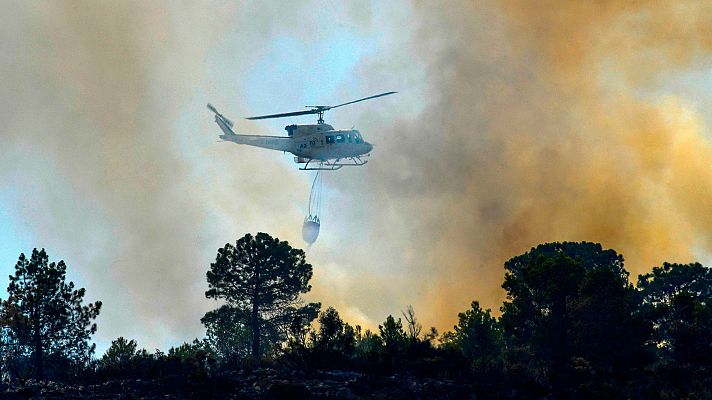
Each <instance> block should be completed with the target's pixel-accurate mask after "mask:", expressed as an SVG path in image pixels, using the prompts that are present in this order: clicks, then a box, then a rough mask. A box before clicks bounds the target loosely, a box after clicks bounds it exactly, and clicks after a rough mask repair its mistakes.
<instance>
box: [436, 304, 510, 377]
mask: <svg viewBox="0 0 712 400" xmlns="http://www.w3.org/2000/svg"><path fill="white" fill-rule="evenodd" d="M457 317H458V323H457V325H455V327H454V330H453V331H452V332H446V333H444V334H443V339H442V341H443V346H444V347H445V348H451V347H452V348H454V349H455V350H457V351H459V352H460V353H461V354H462V355H463V356H464V357H465V359H467V360H468V362H469V363H470V367H471V368H472V370H473V371H474V372H475V373H477V374H478V375H484V376H487V375H490V374H491V373H492V372H496V370H498V369H501V368H502V366H503V362H504V353H503V352H504V338H503V336H502V328H501V327H500V325H499V323H498V322H497V319H495V318H494V317H493V316H492V315H491V311H490V310H489V309H487V310H483V309H482V307H480V303H478V302H477V301H473V302H472V308H471V309H469V310H467V311H465V312H462V313H459V314H458V316H457Z"/></svg>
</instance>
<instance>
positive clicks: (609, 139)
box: [343, 1, 712, 327]
mask: <svg viewBox="0 0 712 400" xmlns="http://www.w3.org/2000/svg"><path fill="white" fill-rule="evenodd" d="M414 15H415V17H414V18H413V19H412V21H413V23H414V24H416V25H417V28H416V29H415V32H416V33H415V34H414V35H413V36H412V40H410V41H409V42H408V43H407V44H406V45H405V46H404V47H405V49H403V48H401V49H400V54H397V55H396V57H397V56H398V55H403V56H405V55H406V54H407V55H408V56H410V58H409V61H410V62H411V63H412V64H415V65H418V66H419V67H420V68H422V69H423V70H424V71H425V73H424V75H425V87H424V88H418V89H417V90H415V92H416V93H415V94H416V95H418V96H421V95H422V96H427V97H426V98H427V99H428V101H427V104H426V105H425V107H423V111H422V112H420V113H419V114H418V115H416V116H415V117H412V116H410V115H403V114H402V110H398V113H400V114H401V115H399V116H396V115H393V114H392V115H390V116H387V115H379V116H377V117H376V118H375V122H373V123H372V124H370V126H369V127H368V128H369V129H371V130H374V131H380V132H382V134H381V137H382V138H381V139H380V140H379V141H377V147H376V149H375V152H374V156H377V157H379V158H380V157H383V158H387V161H381V162H379V161H374V162H372V163H370V164H369V165H368V168H369V176H370V177H372V179H364V180H363V182H362V183H354V184H348V186H349V187H348V188H347V187H346V186H347V184H344V189H343V190H344V191H346V190H350V191H357V192H358V191H360V190H367V191H370V192H371V196H373V197H374V198H378V199H379V200H378V203H379V204H381V205H388V204H390V205H392V207H390V208H389V207H388V206H385V207H374V208H373V211H374V213H375V214H374V216H373V218H372V219H371V221H372V223H373V224H374V226H377V227H375V228H374V230H375V231H377V232H378V233H377V234H376V236H378V237H381V238H385V239H387V240H384V241H383V242H381V243H387V244H388V245H390V246H393V244H394V243H398V244H399V247H396V248H395V249H394V248H391V249H388V248H387V247H386V245H385V244H383V245H381V244H379V243H377V244H376V246H377V247H378V248H377V249H374V250H373V252H374V253H375V254H383V253H384V252H389V251H390V252H393V251H399V250H400V251H402V252H403V257H402V260H403V261H405V262H406V266H404V267H402V269H401V272H402V273H401V274H400V275H399V276H398V277H396V278H394V279H393V281H392V282H394V283H395V286H397V288H392V289H391V290H390V294H389V298H388V300H383V303H386V304H389V303H390V304H394V303H395V304H398V303H399V302H398V300H400V304H402V306H401V309H403V308H404V307H405V305H406V304H409V303H412V304H414V306H415V310H416V311H418V312H419V313H420V314H421V318H420V319H421V321H427V322H428V323H432V324H435V325H437V326H439V327H447V326H450V325H451V323H452V322H453V321H454V320H455V315H456V314H457V312H458V311H461V310H463V309H465V308H466V307H467V305H468V304H469V302H470V301H471V300H473V299H478V300H480V301H483V302H484V303H485V304H486V305H487V306H488V307H493V308H497V307H498V305H499V302H500V301H501V300H502V299H503V297H504V294H503V293H502V291H501V289H499V285H500V284H501V282H502V279H503V273H504V271H503V268H502V265H503V262H504V261H505V260H507V259H508V258H510V257H512V256H514V255H517V254H521V253H523V252H524V251H527V250H528V249H529V248H530V247H533V246H535V245H536V244H538V243H543V242H549V241H563V240H568V241H581V240H586V241H595V242H601V243H602V244H603V245H604V246H605V247H609V248H614V249H616V250H617V251H619V252H620V253H622V254H623V255H624V256H625V257H626V260H627V263H626V264H627V267H628V269H629V270H630V271H631V272H632V277H633V279H635V278H636V276H637V274H638V273H643V272H646V271H647V270H649V269H650V268H651V267H653V266H655V265H659V264H660V263H661V262H662V261H665V260H670V261H679V262H688V261H691V260H692V259H693V258H694V256H696V255H699V252H700V250H702V251H706V252H709V251H711V250H712V247H711V245H712V242H711V241H710V238H711V235H710V234H711V233H712V214H711V213H710V212H709V210H710V209H711V208H710V207H712V147H711V146H710V141H709V138H708V137H706V136H705V133H706V132H707V127H705V125H704V123H703V121H702V116H701V115H700V114H699V112H698V111H697V110H696V109H695V107H694V102H693V101H692V100H690V99H686V98H682V97H680V96H675V95H673V94H670V93H664V91H661V89H660V88H661V86H662V84H661V82H664V80H665V79H666V78H667V77H668V76H671V75H672V76H675V74H678V75H682V74H684V73H687V72H689V71H695V70H696V69H702V68H704V67H708V66H709V65H710V64H709V62H710V58H709V56H710V53H711V50H712V35H711V33H712V32H710V30H711V29H712V24H710V23H711V22H712V7H710V6H709V4H707V3H703V2H699V3H697V2H686V3H684V4H683V3H679V2H678V3H670V2H635V3H632V4H631V3H630V2H624V3H621V2H613V1H612V2H606V1H600V2H598V1H597V2H566V1H562V2H557V1H552V2H544V3H542V2H528V1H503V2H459V3H457V4H455V3H452V4H449V7H440V6H435V5H430V4H427V3H420V4H418V5H417V6H416V7H415V12H414ZM380 64H381V62H380V61H374V62H373V63H372V64H370V65H367V66H366V67H364V68H363V69H362V72H363V78H364V79H365V80H366V81H368V77H367V76H368V74H369V73H370V71H371V69H372V68H377V67H379V66H380ZM379 80H381V81H382V79H379ZM368 84H369V85H371V86H372V87H376V85H377V81H370V82H368ZM411 94H413V93H411ZM406 96H407V95H406ZM392 117H395V118H394V119H395V121H394V122H391V123H390V125H389V122H388V120H389V119H390V118H392ZM384 125H385V127H384ZM362 131H363V132H366V131H367V129H366V128H363V129H362ZM369 188H371V189H369ZM399 221H400V222H401V223H402V224H401V223H399ZM403 225H406V226H407V228H405V227H404V226H403ZM396 238H397V239H396ZM401 249H403V250H401ZM405 249H407V251H406V250H405ZM410 252H413V253H415V255H414V256H413V255H410ZM373 261H374V262H377V261H376V260H375V258H374V260H373ZM408 261H410V262H408ZM393 300H395V302H394V301H393ZM372 307H373V308H374V309H377V308H379V305H377V304H372ZM391 307H393V306H391ZM391 310H392V311H390V312H393V311H396V312H397V309H396V310H393V309H392V308H391ZM381 311H382V309H381Z"/></svg>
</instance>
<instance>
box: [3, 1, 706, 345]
mask: <svg viewBox="0 0 712 400" xmlns="http://www.w3.org/2000/svg"><path fill="white" fill-rule="evenodd" d="M0 36H1V37H2V38H3V40H2V41H0V54H1V55H0V74H1V75H0V76H1V77H2V79H0V102H2V104H0V122H2V124H1V125H0V132H1V137H2V147H1V148H0V273H1V275H2V278H0V286H2V287H5V286H6V284H7V279H6V275H8V274H10V273H12V271H13V266H14V263H15V261H16V260H17V257H18V255H19V253H20V252H25V253H28V252H30V251H31V250H32V248H33V247H45V248H46V249H47V251H48V253H49V254H50V258H51V259H53V260H59V259H64V260H65V261H66V262H67V265H68V269H69V276H70V278H71V279H73V280H74V281H75V282H76V283H78V284H79V285H81V286H83V287H86V288H87V295H86V299H87V300H90V301H93V300H96V299H99V300H102V301H103V302H104V308H103V309H102V314H101V316H100V317H99V320H98V324H99V331H98V333H97V335H96V341H97V343H98V345H99V349H104V348H106V346H107V344H108V343H109V342H110V341H111V340H112V339H114V338H116V337H118V336H125V337H128V338H134V339H137V340H138V341H139V344H140V345H142V346H145V347H147V348H149V349H152V348H155V347H159V348H162V349H164V350H165V349H167V347H169V346H171V345H176V344H179V343H181V342H183V341H186V340H190V339H192V338H194V337H201V336H202V335H203V328H202V326H201V325H200V322H199V320H200V317H202V315H203V314H204V313H205V312H206V311H208V310H209V309H211V307H215V306H216V305H215V303H213V302H210V301H207V300H205V299H204V291H205V290H206V282H205V272H206V271H207V268H208V267H209V264H210V262H211V261H213V260H214V258H215V254H216V251H217V249H218V248H219V247H221V246H223V245H224V244H225V243H226V242H234V241H235V240H237V239H238V238H240V237H242V236H243V235H244V234H245V233H248V232H250V233H256V232H259V231H263V232H268V233H270V234H272V235H274V236H277V237H279V238H281V239H284V240H288V241H289V242H290V243H292V244H293V245H295V246H303V243H302V241H301V224H302V220H303V218H304V214H305V213H306V208H307V199H308V196H309V186H310V182H311V179H312V178H313V173H312V172H303V171H298V170H297V166H296V165H295V164H293V163H292V158H291V157H290V156H289V155H283V154H281V153H279V152H274V151H269V150H262V149H257V148H250V147H243V146H237V145H234V144H231V143H217V142H216V139H217V135H218V133H219V129H218V127H217V126H216V125H214V123H213V120H212V116H211V114H210V113H209V112H208V111H207V110H206V109H205V104H206V103H207V102H211V103H213V104H214V105H215V106H217V107H218V108H219V109H220V110H221V111H222V112H223V113H224V114H225V115H226V116H228V117H229V118H231V119H232V120H234V121H235V128H236V130H237V131H239V132H244V133H252V134H283V133H284V131H283V127H284V126H285V125H287V124H291V123H311V122H313V121H314V118H312V117H310V116H307V117H300V118H293V119H283V120H269V121H247V120H244V119H241V117H245V116H250V115H260V114H267V113H275V112H285V111H293V110H299V109H301V108H302V107H303V106H304V105H307V104H335V103H341V102H345V101H349V100H351V99H354V98H359V97H364V96H368V95H372V94H376V93H380V92H385V91H390V90H395V91H398V92H399V93H398V94H397V95H394V96H389V97H386V98H383V99H378V100H374V101H371V102H365V103H360V104H358V105H354V106H352V107H344V108H340V109H338V110H334V111H331V112H329V113H327V115H326V119H327V122H329V123H331V124H332V125H334V126H335V127H337V128H350V127H351V126H356V128H358V129H360V130H361V132H362V134H363V135H364V136H365V137H366V139H367V140H368V141H369V142H372V143H375V145H376V147H375V149H374V152H373V157H372V159H371V161H370V162H369V163H368V164H367V165H366V166H364V167H360V168H353V169H343V170H341V171H338V172H334V173H328V174H327V175H326V176H325V179H324V186H325V192H324V198H323V206H322V216H321V220H322V230H321V235H320V237H319V239H318V241H317V242H316V244H315V245H314V246H313V247H312V248H311V249H309V250H308V260H309V261H310V262H311V263H312V264H313V266H314V278H313V280H312V285H313V291H312V293H310V295H309V299H310V300H315V301H321V302H322V303H323V305H324V306H325V307H326V306H329V305H333V306H335V307H336V308H337V309H338V310H339V311H340V312H341V313H342V314H343V315H344V316H345V317H346V318H347V319H348V320H350V321H352V322H355V323H360V324H363V325H366V326H368V327H373V326H375V325H377V324H378V323H379V322H381V321H383V320H384V319H385V317H386V316H387V315H388V314H394V315H396V314H400V310H403V309H405V307H406V306H407V305H409V304H412V305H413V306H414V308H415V311H416V313H417V315H418V316H419V318H420V320H421V322H422V323H423V324H424V325H426V326H430V325H435V326H437V327H438V328H439V329H440V330H441V331H443V330H446V329H448V328H450V327H451V326H452V324H453V323H454V321H455V320H456V315H457V312H459V311H462V310H464V309H465V308H466V307H467V306H468V305H469V303H470V302H471V301H472V300H475V299H477V300H480V301H481V302H482V303H483V304H484V305H485V306H487V307H491V308H495V309H496V308H497V307H498V306H499V303H500V302H501V300H502V299H503V296H504V294H503V292H502V290H501V288H500V284H501V282H502V278H503V268H502V264H503V262H504V261H505V260H506V259H508V258H510V257H512V256H515V255H517V254H520V253H522V252H524V251H526V250H528V249H529V248H530V247H532V246H535V245H536V244H538V243H542V242H547V241H553V240H575V241H578V240H589V241H597V242H601V243H602V244H603V245H604V246H606V247H610V248H614V249H616V250H618V251H619V252H620V253H622V254H623V255H624V256H625V258H626V265H627V267H628V269H629V270H630V271H631V272H632V275H633V277H635V276H636V275H637V274H638V273H642V272H645V271H647V270H649V269H650V268H651V267H652V266H655V265H658V264H660V263H662V261H676V262H688V261H692V260H701V261H705V260H706V259H707V258H708V255H709V254H710V252H711V251H712V236H711V234H712V212H711V211H710V210H712V146H711V144H710V137H711V136H710V128H709V126H710V123H712V119H711V118H710V117H711V116H712V114H710V111H708V110H710V109H711V108H710V106H712V96H711V95H710V94H709V93H710V89H711V88H712V58H711V57H710V56H711V55H712V6H710V3H709V2H693V1H690V2H667V1H665V2H655V1H651V2H636V3H634V4H628V3H627V2H619V1H610V2H607V1H599V2H570V1H562V2H557V1H545V2H530V1H503V2H498V1H481V2H480V1H477V2H473V1H447V2H445V1H442V2H410V1H388V2H379V1H374V2H368V1H362V0H359V1H341V2H327V1H323V2H320V1H309V2H297V1H289V2H285V1H267V2H202V3H192V2H191V3H178V2H154V1H152V2H97V1H88V2H80V1H67V2H60V1H58V2H19V1H18V2H14V1H10V2H7V1H6V2H3V13H2V14H1V15H0Z"/></svg>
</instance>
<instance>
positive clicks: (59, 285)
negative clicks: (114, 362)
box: [2, 249, 101, 379]
mask: <svg viewBox="0 0 712 400" xmlns="http://www.w3.org/2000/svg"><path fill="white" fill-rule="evenodd" d="M66 270H67V267H66V265H65V263H64V261H59V262H57V263H55V262H51V263H50V262H49V257H48V256H47V253H46V252H45V250H44V249H42V250H39V251H38V250H37V249H34V250H33V251H32V255H31V256H30V258H29V259H28V258H27V257H25V255H24V254H20V257H19V259H18V261H17V264H15V274H14V275H11V276H10V283H9V285H8V287H7V293H8V298H7V299H6V300H4V301H3V302H2V320H3V321H4V323H5V324H6V325H7V326H8V328H9V334H10V337H11V340H12V341H13V342H14V345H16V346H21V347H23V348H27V349H29V353H30V355H31V359H32V366H33V373H34V376H35V377H36V378H38V379H43V378H44V364H45V359H46V358H47V357H48V356H52V357H54V358H57V357H59V358H62V359H66V360H71V361H73V362H86V361H88V360H89V358H90V356H91V355H92V353H93V352H94V348H95V345H93V344H90V343H89V339H90V337H91V335H92V334H94V333H95V332H96V324H95V323H93V320H94V319H95V318H96V317H97V316H98V315H99V311H100V310H101V302H100V301H97V302H95V303H89V304H88V305H82V302H83V300H84V293H85V290H84V288H80V289H75V287H74V283H73V282H69V283H67V282H66V281H65V278H66Z"/></svg>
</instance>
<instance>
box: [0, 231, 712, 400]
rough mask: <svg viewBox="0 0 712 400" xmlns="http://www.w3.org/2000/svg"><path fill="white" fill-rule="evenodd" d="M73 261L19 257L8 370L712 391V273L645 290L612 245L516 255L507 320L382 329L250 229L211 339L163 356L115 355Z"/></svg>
mask: <svg viewBox="0 0 712 400" xmlns="http://www.w3.org/2000/svg"><path fill="white" fill-rule="evenodd" d="M65 272H66V266H65V264H64V262H61V261H60V262H58V263H54V262H53V263H50V262H49V259H48V256H47V254H46V253H45V251H44V250H34V251H33V252H32V254H31V256H30V257H29V258H27V257H26V256H25V255H20V257H19V260H18V262H17V264H16V266H15V275H13V276H11V277H10V283H9V286H8V290H7V292H8V297H7V299H5V300H4V301H3V302H2V310H1V315H0V322H1V324H2V335H1V336H0V339H1V340H2V342H1V343H0V346H1V348H0V349H1V351H2V353H1V358H0V368H1V370H0V373H1V375H2V378H3V379H4V380H25V379H29V378H35V379H51V380H58V381H82V382H101V381H107V380H111V379H136V378H141V379H156V378H160V377H166V376H179V377H185V378H186V379H210V377H211V376H214V375H216V374H219V373H220V372H221V371H227V370H238V369H240V370H244V369H250V368H257V367H259V366H265V365H269V366H271V367H273V368H281V369H287V370H299V371H317V370H341V371H355V372H359V373H362V374H366V375H376V376H386V375H392V374H407V375H409V376H414V377H419V378H436V379H447V380H452V381H456V382H461V383H463V384H466V385H467V387H468V388H469V390H470V391H471V394H475V395H477V396H479V397H478V398H552V397H553V398H590V399H594V398H595V399H599V398H604V397H609V398H629V399H680V398H712V375H711V374H710V372H712V303H711V300H712V272H710V268H707V267H705V266H703V265H701V264H699V263H692V264H670V263H664V264H663V265H661V266H658V267H655V268H653V269H652V271H651V272H650V273H647V274H644V275H640V276H638V278H637V281H636V284H635V285H634V284H632V283H631V280H630V277H629V273H628V271H626V269H625V267H624V261H623V257H622V256H621V255H620V254H618V253H617V252H616V251H614V250H610V249H603V248H602V246H601V245H600V244H597V243H588V242H581V243H572V242H563V243H547V244H542V245H539V246H537V247H535V248H532V249H531V250H530V251H528V252H526V253H524V254H521V255H518V256H515V257H513V258H511V259H510V260H508V261H507V262H505V264H504V282H503V284H502V287H503V288H504V289H505V291H506V294H507V297H506V300H505V301H504V302H503V304H502V306H501V308H500V311H501V312H500V313H499V316H495V315H493V313H492V311H491V310H489V309H483V308H482V307H481V306H480V304H479V303H478V302H477V301H476V299H474V301H472V303H471V306H470V307H469V308H468V309H467V310H463V312H461V313H460V314H459V315H457V324H456V325H455V326H453V328H452V329H451V330H448V331H446V332H443V333H442V334H441V333H439V332H438V331H437V330H436V329H435V328H430V329H425V328H424V327H423V325H422V324H421V322H420V321H419V320H418V318H417V316H416V312H415V310H414V309H413V308H412V307H410V306H407V307H405V308H404V309H403V310H402V311H401V312H399V313H397V314H396V315H388V316H386V317H385V318H384V321H383V322H382V323H381V324H380V325H379V326H378V328H377V329H374V330H369V329H363V328H362V327H360V326H358V325H355V326H354V325H352V324H350V323H348V322H346V321H344V320H343V319H342V318H341V316H340V315H339V312H338V311H337V310H336V309H334V308H333V307H326V308H324V307H322V305H321V304H319V303H305V302H304V301H303V300H302V298H301V295H303V294H304V293H307V292H308V291H309V290H310V289H311V286H310V285H309V281H310V279H311V277H312V266H311V265H310V264H308V263H307V262H306V258H305V253H304V252H303V251H302V250H299V249H295V248H293V247H291V246H290V245H289V244H288V243H287V242H284V241H280V240H279V239H276V238H273V237H271V236H270V235H268V234H265V233H259V234H257V235H255V236H252V235H249V234H248V235H245V236H244V237H243V238H241V239H239V240H237V241H236V242H235V243H234V244H226V245H225V246H224V247H223V248H220V249H219V250H218V252H217V256H216V259H215V262H213V263H212V264H211V265H210V267H209V269H208V272H207V282H208V290H207V292H206V296H207V297H208V298H211V299H216V300H218V304H221V306H220V307H218V308H216V309H215V310H212V311H210V312H208V313H206V314H205V316H204V317H203V318H202V320H201V322H202V323H203V324H204V325H205V327H206V335H205V337H204V338H202V339H195V340H193V341H192V342H186V343H184V344H183V345H181V346H178V347H174V348H171V349H169V350H168V351H167V352H162V351H160V350H155V351H151V352H149V351H147V350H145V349H142V348H141V346H140V345H139V344H138V343H137V342H136V341H135V340H132V339H131V338H123V337H119V338H117V339H116V340H114V341H113V342H112V343H111V346H110V347H109V348H108V350H107V351H106V352H105V353H104V354H103V355H100V356H97V355H95V354H94V345H92V344H91V340H90V339H91V335H92V334H93V333H95V332H96V325H95V324H94V322H93V321H94V319H95V318H96V317H97V315H98V314H99V312H100V310H101V302H94V303H87V304H84V295H85V290H84V289H77V288H75V287H74V284H73V283H71V282H69V283H67V282H65ZM472 295H473V298H474V297H476V295H477V293H473V294H472Z"/></svg>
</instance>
